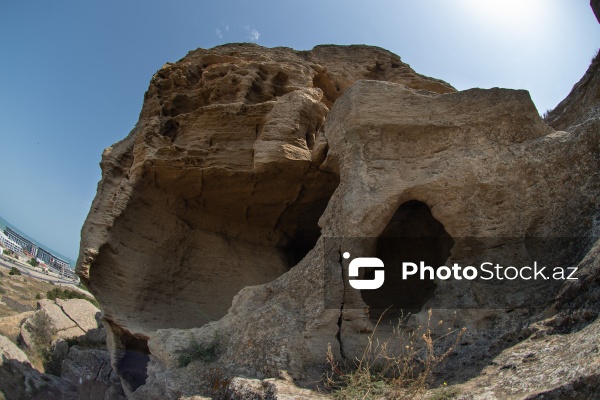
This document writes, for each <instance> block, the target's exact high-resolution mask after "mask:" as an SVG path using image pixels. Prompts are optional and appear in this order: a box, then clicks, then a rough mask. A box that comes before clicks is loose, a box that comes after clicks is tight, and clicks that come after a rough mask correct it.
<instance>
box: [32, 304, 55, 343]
mask: <svg viewBox="0 0 600 400" xmlns="http://www.w3.org/2000/svg"><path fill="white" fill-rule="evenodd" d="M25 329H27V330H28V331H29V333H31V338H32V339H33V341H34V342H35V345H36V346H37V347H38V348H48V347H49V346H50V344H51V343H52V337H53V336H54V334H55V333H56V330H55V329H54V327H53V326H52V319H50V316H49V315H48V314H47V313H46V312H45V311H38V312H36V313H35V314H33V317H31V319H30V320H28V321H27V322H26V323H25Z"/></svg>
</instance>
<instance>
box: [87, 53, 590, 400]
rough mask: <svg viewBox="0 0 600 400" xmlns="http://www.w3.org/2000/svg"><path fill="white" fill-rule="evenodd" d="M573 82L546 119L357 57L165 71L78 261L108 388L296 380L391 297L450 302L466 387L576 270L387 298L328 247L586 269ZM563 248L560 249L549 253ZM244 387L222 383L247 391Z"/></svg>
mask: <svg viewBox="0 0 600 400" xmlns="http://www.w3.org/2000/svg"><path fill="white" fill-rule="evenodd" d="M582 82H583V83H581V82H580V84H578V85H579V86H576V87H575V89H574V91H573V93H572V94H571V95H570V96H569V98H568V99H566V100H565V102H563V103H561V105H560V106H559V107H557V109H556V110H555V111H554V112H553V113H551V115H550V116H549V117H548V119H547V121H548V122H549V123H550V126H549V125H547V124H546V123H545V122H544V121H543V120H542V119H541V118H540V116H539V114H538V112H537V110H536V109H535V107H534V105H533V103H532V102H531V99H530V97H529V95H528V93H527V92H525V91H517V90H505V89H497V88H494V89H489V90H482V89H472V90H467V91H463V92H455V91H454V90H453V89H452V88H451V87H450V86H449V85H447V84H445V83H444V82H441V81H438V80H435V79H430V78H426V77H423V76H420V75H418V74H416V73H415V72H414V71H412V70H411V69H410V68H409V67H408V66H407V65H406V64H404V63H402V62H401V61H400V59H399V58H398V57H397V56H395V55H393V54H391V53H389V52H386V51H384V50H381V49H377V48H370V47H366V46H349V47H337V46H319V47H316V48H315V49H313V50H312V51H308V52H297V51H294V50H291V49H285V48H276V49H264V48H261V47H259V46H256V45H248V44H245V45H225V46H220V47H217V48H214V49H211V50H196V51H193V52H191V53H189V54H188V55H187V56H186V57H185V58H183V59H182V60H180V61H179V62H177V63H174V64H167V65H165V66H164V67H163V68H162V69H161V70H160V71H159V72H157V74H155V76H154V77H153V78H152V82H151V84H150V88H149V89H148V92H147V93H146V95H145V102H144V106H143V109H142V112H141V114H140V121H139V122H138V124H137V125H136V127H135V129H134V130H133V131H132V132H131V133H130V135H129V136H128V137H127V138H126V139H124V140H123V141H121V142H119V143H117V144H115V145H114V146H112V147H110V148H108V149H107V150H106V151H105V153H104V155H103V161H102V164H101V165H102V170H103V178H102V181H101V182H100V184H99V186H98V194H97V197H96V199H95V200H94V203H93V205H92V210H91V211H90V214H89V216H88V219H87V220H86V223H85V225H84V228H83V230H82V242H81V253H80V257H79V260H78V267H77V271H78V273H79V275H80V276H81V277H82V279H83V280H84V281H85V282H86V283H87V284H88V286H89V288H90V290H91V291H92V292H93V293H94V295H95V296H96V297H97V298H98V300H99V301H100V303H101V304H102V308H103V312H104V322H105V325H106V326H107V328H108V338H109V339H108V342H109V348H110V351H111V356H112V364H113V367H114V369H115V371H117V373H118V374H119V376H120V377H121V379H122V381H123V384H124V389H125V392H126V393H127V395H128V396H129V397H130V398H139V399H150V398H161V399H162V398H168V399H177V398H186V397H187V398H192V396H195V395H203V396H210V395H216V394H222V393H226V391H227V390H233V389H234V388H235V385H236V384H234V383H235V382H238V383H239V382H241V381H236V380H235V379H236V377H240V376H244V377H253V378H257V379H264V378H272V377H280V376H281V375H282V374H289V376H290V377H291V379H293V380H296V381H297V382H300V383H303V384H305V385H310V383H311V382H313V383H314V382H315V381H317V380H318V379H319V378H320V377H321V375H322V373H323V364H324V361H325V355H326V352H327V347H328V345H331V349H332V352H333V355H334V357H335V358H336V359H339V360H343V359H344V358H345V359H349V360H351V359H353V357H355V356H356V355H360V354H361V352H362V350H363V349H364V345H365V337H366V334H368V333H369V332H371V331H372V329H373V322H374V320H376V319H377V317H378V315H380V314H377V313H376V311H377V310H378V309H385V308H386V307H387V306H388V305H392V304H393V303H397V302H402V301H406V300H407V299H406V297H408V298H409V300H411V302H410V303H409V304H407V305H406V306H403V307H401V308H404V309H410V310H415V311H419V310H421V309H425V308H428V307H432V308H434V309H438V310H440V312H441V313H442V316H443V319H445V320H448V318H449V317H450V314H451V313H450V312H449V311H443V310H447V309H452V310H458V314H457V315H458V317H455V321H456V323H457V324H458V325H460V326H466V327H467V328H468V333H467V334H466V335H465V337H464V341H463V343H461V345H462V346H461V355H460V356H458V357H454V358H453V359H452V360H451V363H450V367H449V369H448V371H445V373H447V374H448V375H447V376H448V377H449V378H452V379H455V380H459V381H460V380H462V381H464V380H466V379H469V378H472V377H473V376H474V375H476V374H477V373H478V372H479V371H481V370H482V369H483V368H485V366H486V365H487V364H488V363H489V362H490V361H491V360H492V359H493V357H494V356H496V355H497V354H500V353H501V352H502V350H503V349H505V348H506V347H508V346H511V345H512V344H514V343H515V342H517V341H521V340H524V339H526V338H527V337H528V336H529V335H531V333H532V332H534V331H535V330H536V329H534V328H533V326H534V324H535V323H536V322H538V321H540V320H542V319H544V318H547V316H548V314H557V313H560V310H561V309H566V308H568V307H569V305H571V306H572V305H573V304H574V303H572V301H574V300H573V296H572V295H571V294H572V291H573V290H575V291H576V292H579V291H580V290H587V289H588V288H590V287H593V285H594V282H595V278H594V279H592V282H591V283H590V284H589V285H588V286H585V287H584V288H581V287H579V288H578V289H569V287H570V286H569V285H566V286H564V287H563V286H562V285H563V282H554V283H552V284H544V282H539V283H536V285H533V286H531V285H529V283H528V284H527V285H525V284H523V285H521V286H519V285H517V286H514V287H511V290H510V291H508V292H507V291H506V290H502V288H499V287H494V286H490V285H481V284H474V285H470V286H468V287H465V286H463V285H462V284H461V283H460V282H452V281H446V282H430V283H427V284H423V283H417V284H415V283H411V284H410V285H409V286H411V287H402V288H401V289H400V287H398V286H396V285H401V284H402V282H401V281H400V280H399V279H398V278H397V277H394V276H393V274H392V275H388V278H386V279H389V280H390V282H392V283H393V284H392V285H391V286H390V288H389V289H388V290H386V292H385V296H383V300H381V298H379V299H378V300H377V301H378V303H373V301H375V300H374V299H371V298H369V297H368V295H366V294H361V293H360V292H357V291H355V290H353V289H351V288H349V287H348V285H347V279H348V276H347V266H348V262H347V261H345V260H343V258H342V257H341V255H342V253H343V252H346V251H347V252H350V253H352V254H353V256H354V257H359V256H378V255H380V254H379V252H380V251H381V252H382V254H388V253H394V251H395V249H390V248H386V246H385V245H384V244H381V243H383V242H381V241H380V238H381V237H386V236H392V237H394V236H398V237H406V236H416V237H433V238H436V240H437V241H436V243H435V245H434V247H418V246H416V247H415V246H407V247H408V248H407V249H406V251H407V252H408V253H406V254H410V256H411V257H416V258H419V257H431V258H430V260H431V262H432V263H434V262H439V263H440V264H441V263H444V262H446V261H448V262H460V263H461V264H464V263H468V262H473V263H474V262H477V261H479V262H480V261H482V260H484V259H486V257H491V256H492V255H494V256H496V255H498V254H500V255H502V256H504V257H505V260H508V259H510V260H512V262H514V263H517V264H518V263H521V262H523V263H525V262H529V261H531V260H532V257H538V258H539V259H540V260H542V259H543V260H544V261H548V262H553V263H558V264H560V263H564V262H566V263H568V265H580V266H581V268H580V269H581V271H580V274H581V276H582V279H583V278H585V279H586V282H588V281H589V280H590V279H591V278H590V276H594V277H595V276H596V274H595V272H594V271H596V270H597V267H596V266H597V263H598V259H597V252H594V251H590V249H591V248H592V245H593V244H594V240H595V239H594V238H595V237H597V229H598V225H599V211H598V204H599V199H600V198H599V195H600V186H599V185H600V179H599V177H598V171H599V170H600V161H599V160H600V157H599V155H600V137H599V135H598V132H599V131H600V129H599V126H600V122H599V121H600V119H599V116H598V98H597V96H596V95H593V93H597V92H595V90H596V91H597V87H598V72H597V63H595V64H593V65H592V67H591V68H590V71H589V72H588V74H586V77H584V79H583V80H582ZM588 93H589V94H588ZM594 96H596V97H594ZM570 109H572V110H571V111H569V110H570ZM555 129H556V130H555ZM465 238H478V239H481V240H478V241H477V243H476V245H475V246H474V245H472V244H471V242H469V245H467V244H466V242H464V241H463V239H465ZM539 238H548V239H549V241H545V242H541V243H540V242H539V241H538V239H539ZM561 238H575V242H576V245H577V246H575V247H574V248H571V249H569V251H566V248H565V251H562V250H563V247H561V246H557V245H555V244H554V243H555V242H552V240H558V242H556V243H562V242H560V240H561ZM359 239H360V240H359ZM390 250H394V251H390ZM586 254H587V257H586ZM580 262H581V263H580ZM437 265H439V264H437ZM523 265H525V264H523ZM590 274H591V275H590ZM569 290H571V292H569ZM590 290H591V289H590ZM569 293H571V294H569ZM570 296H571V297H570ZM557 299H558V300H557ZM532 300H535V306H531V307H530V308H532V310H525V311H523V310H524V307H525V303H524V302H526V301H532ZM580 300H581V299H580ZM561 307H562V308H561ZM579 308H581V307H579ZM515 309H516V310H517V311H516V312H513V311H514V310H515ZM444 313H446V314H444ZM452 315H454V314H453V313H452ZM596 316H597V314H594V311H592V312H591V314H590V313H587V314H586V317H583V316H582V318H581V319H580V320H579V322H580V323H581V326H584V325H585V324H587V323H589V321H590V320H592V319H593V318H595V317H596ZM423 318H424V313H423V312H421V313H418V314H416V315H415V316H413V317H412V319H411V320H410V324H413V325H415V326H416V325H419V324H421V323H422V322H423ZM586 318H587V320H586ZM450 319H451V318H450ZM574 324H575V322H574V323H573V324H571V327H570V328H567V329H566V331H565V332H562V333H564V334H570V333H569V329H574V328H573V327H574ZM590 329H591V328H590ZM557 332H558V331H557ZM383 333H385V329H384V330H383ZM148 339H149V340H148ZM556 340H559V341H560V340H562V339H556ZM565 343H570V342H569V340H566V341H565ZM182 356H184V357H183V358H182ZM183 359H187V360H188V361H186V362H182V360H183ZM453 371H454V372H453ZM590 371H592V369H590V370H589V371H588V370H586V371H583V372H582V373H581V374H579V375H577V376H576V374H575V375H573V376H570V377H565V381H569V379H571V378H572V379H571V380H576V379H580V378H581V377H585V376H586V374H588V372H589V373H594V372H593V371H592V372H590ZM264 382H265V381H263V382H260V381H252V380H250V381H244V382H243V383H244V385H242V386H240V387H241V388H244V387H245V388H247V390H250V391H252V390H254V391H258V392H260V391H263V392H264V391H265V390H266V389H265V388H266V387H267V386H268V385H267V383H264ZM265 385H267V386H265ZM531 385H532V386H531V388H532V390H533V391H535V390H538V391H541V390H551V389H552V388H551V387H550V386H549V385H547V384H545V383H544V384H542V383H539V384H536V383H532V384H531ZM228 388H229V389H228ZM244 390H246V389H244ZM258 392H257V393H258ZM515 393H516V392H515ZM523 393H525V392H523ZM528 393H529V394H531V393H533V392H528Z"/></svg>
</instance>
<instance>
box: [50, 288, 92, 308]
mask: <svg viewBox="0 0 600 400" xmlns="http://www.w3.org/2000/svg"><path fill="white" fill-rule="evenodd" d="M46 298H47V299H49V300H56V299H62V300H69V299H84V300H87V301H89V302H90V303H92V304H93V305H95V306H96V307H98V308H99V307H100V305H99V304H98V302H97V301H96V300H95V299H92V298H90V297H89V296H86V295H85V294H83V293H79V292H77V291H75V290H70V289H61V288H60V287H56V288H54V289H52V290H49V291H48V292H46Z"/></svg>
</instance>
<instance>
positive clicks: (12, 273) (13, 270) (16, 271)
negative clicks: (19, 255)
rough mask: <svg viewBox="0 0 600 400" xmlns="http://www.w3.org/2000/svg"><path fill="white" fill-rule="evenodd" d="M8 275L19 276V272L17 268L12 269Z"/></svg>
mask: <svg viewBox="0 0 600 400" xmlns="http://www.w3.org/2000/svg"><path fill="white" fill-rule="evenodd" d="M8 274H9V275H21V271H19V269H18V268H17V267H12V268H11V269H10V271H9V272H8Z"/></svg>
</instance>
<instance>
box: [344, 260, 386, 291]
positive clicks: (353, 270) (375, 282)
mask: <svg viewBox="0 0 600 400" xmlns="http://www.w3.org/2000/svg"><path fill="white" fill-rule="evenodd" d="M344 258H345V259H348V258H350V253H348V252H345V253H344ZM360 268H383V261H381V260H380V259H379V258H376V257H358V258H355V259H354V260H352V261H350V265H348V276H349V277H350V278H358V270H359V269H360ZM384 275H385V273H384V271H383V269H376V270H375V278H374V279H349V280H348V281H349V282H350V286H352V287H353V288H354V289H358V290H373V289H379V288H380V287H381V286H382V285H383V281H384V280H385V277H384Z"/></svg>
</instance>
